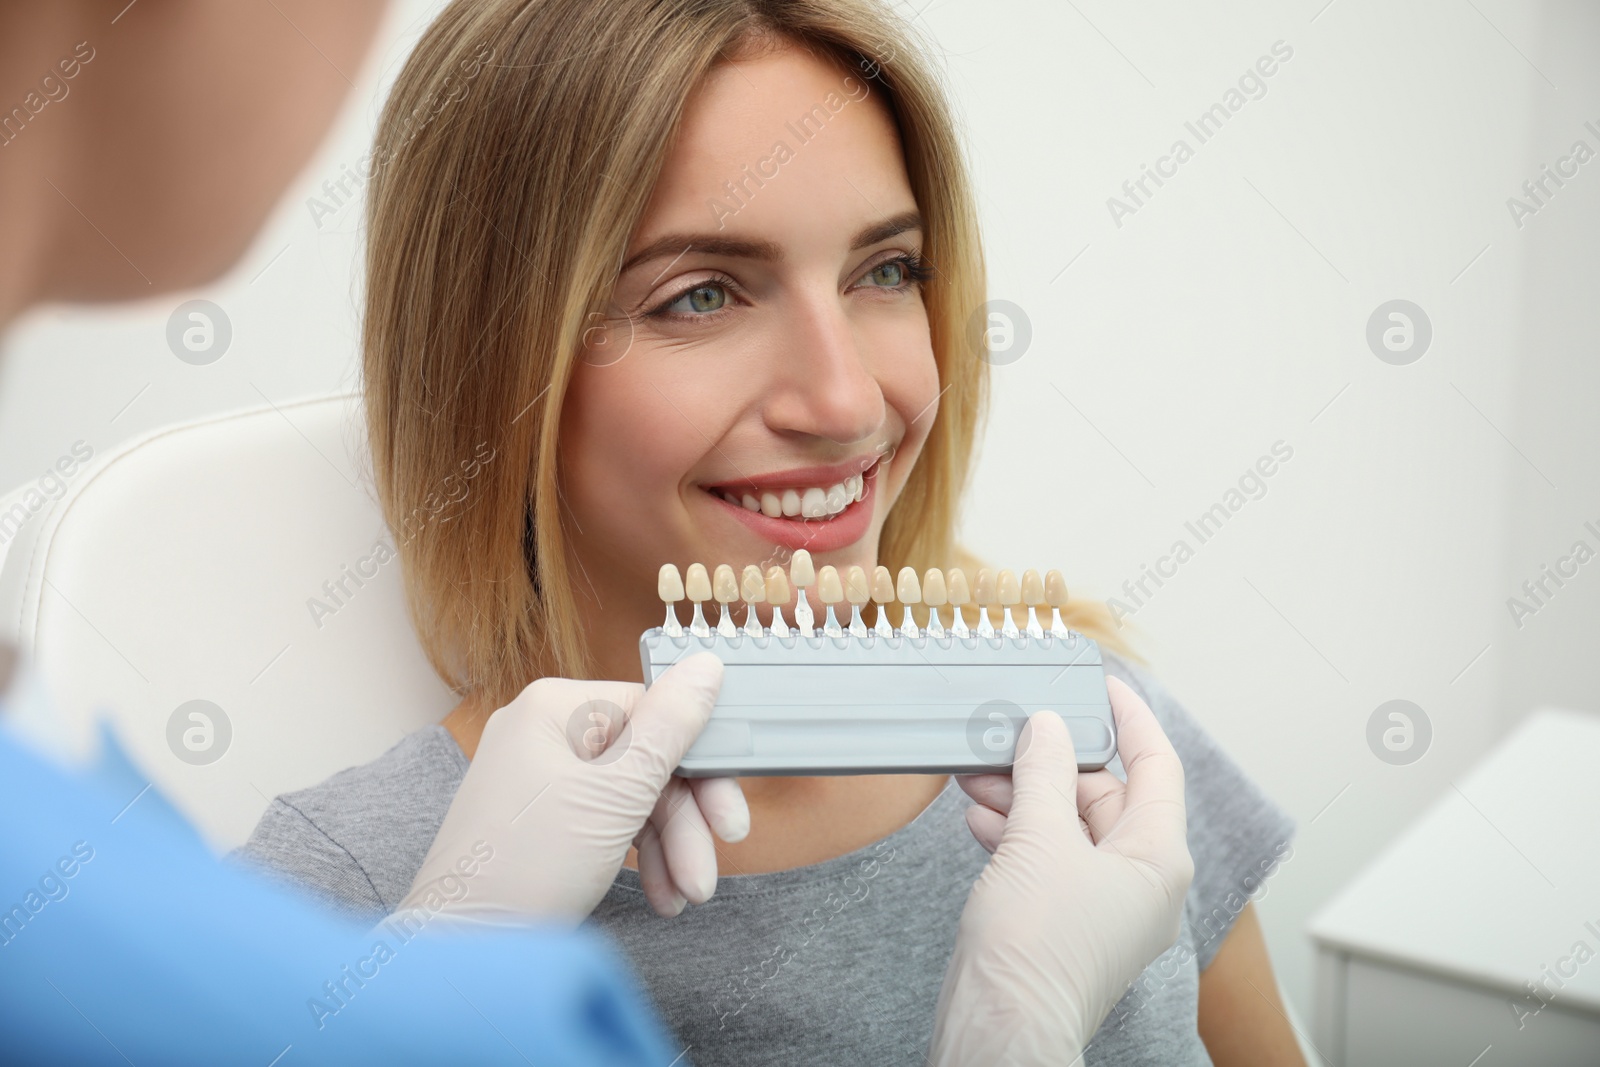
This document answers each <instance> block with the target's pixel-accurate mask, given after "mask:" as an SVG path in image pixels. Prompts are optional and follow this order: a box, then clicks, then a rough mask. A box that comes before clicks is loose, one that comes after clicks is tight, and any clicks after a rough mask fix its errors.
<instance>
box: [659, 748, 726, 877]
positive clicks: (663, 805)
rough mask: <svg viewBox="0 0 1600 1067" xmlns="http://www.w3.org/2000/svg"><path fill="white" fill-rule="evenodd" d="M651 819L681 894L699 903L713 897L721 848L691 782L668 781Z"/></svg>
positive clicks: (681, 780)
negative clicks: (718, 846) (719, 849)
mask: <svg viewBox="0 0 1600 1067" xmlns="http://www.w3.org/2000/svg"><path fill="white" fill-rule="evenodd" d="M650 822H651V824H652V825H654V826H655V828H656V831H657V833H658V834H659V835H660V837H661V852H662V854H663V855H664V856H665V857H666V861H667V873H668V874H669V875H671V877H672V884H673V886H674V887H675V888H676V890H677V893H678V895H679V896H682V897H684V898H685V899H687V900H690V901H693V902H694V903H696V904H704V903H705V902H706V901H708V900H710V899H711V894H713V893H715V892H716V891H717V850H716V847H715V846H714V845H713V844H712V841H711V828H710V827H709V826H707V825H706V820H705V818H704V816H702V815H701V814H700V805H698V804H696V803H695V800H694V794H693V793H692V792H691V791H690V790H689V785H688V783H687V782H685V781H684V780H683V779H682V778H672V779H670V780H669V781H668V782H667V788H666V789H664V790H663V791H662V793H661V797H660V799H659V800H658V801H657V802H656V807H655V810H654V811H653V812H651V813H650Z"/></svg>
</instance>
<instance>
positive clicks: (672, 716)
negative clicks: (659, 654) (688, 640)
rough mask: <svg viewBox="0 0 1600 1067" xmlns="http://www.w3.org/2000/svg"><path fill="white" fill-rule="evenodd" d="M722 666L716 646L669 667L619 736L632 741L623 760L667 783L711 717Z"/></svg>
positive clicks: (650, 778) (655, 780)
mask: <svg viewBox="0 0 1600 1067" xmlns="http://www.w3.org/2000/svg"><path fill="white" fill-rule="evenodd" d="M722 671H723V668H722V661H721V660H720V659H718V658H717V657H716V655H715V654H714V653H711V652H697V653H695V654H694V655H692V656H687V657H685V658H684V659H681V660H679V661H678V662H677V663H674V664H673V665H672V666H671V667H668V668H667V670H666V672H665V673H663V674H662V675H661V677H660V678H657V679H656V680H655V683H654V684H652V685H651V686H650V688H649V689H647V690H645V692H644V695H643V696H641V697H639V700H638V702H637V703H636V704H634V706H633V714H632V715H631V716H630V717H629V719H628V729H627V731H626V733H625V734H624V735H623V736H622V737H621V738H619V739H618V741H617V744H625V745H627V746H628V748H627V751H626V752H625V753H623V755H622V757H621V759H619V760H618V763H619V764H621V765H623V766H626V767H628V768H629V769H630V770H631V771H633V772H634V773H636V774H637V775H639V776H640V777H642V778H644V779H646V780H648V781H649V782H650V784H651V785H653V786H654V787H655V788H656V789H657V790H659V789H662V788H665V787H666V784H667V779H668V778H670V777H672V772H673V771H674V770H675V769H676V768H677V766H678V764H679V763H681V762H683V755H684V753H685V752H687V751H688V750H689V746H690V745H692V744H694V742H695V738H697V737H699V736H700V731H702V730H704V729H705V726H706V721H707V720H708V719H710V718H711V709H712V707H713V706H715V704H716V702H717V694H718V693H720V692H721V691H722Z"/></svg>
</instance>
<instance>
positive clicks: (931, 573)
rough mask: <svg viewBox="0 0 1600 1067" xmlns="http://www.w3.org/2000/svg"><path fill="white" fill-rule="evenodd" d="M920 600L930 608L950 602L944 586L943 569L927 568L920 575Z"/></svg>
mask: <svg viewBox="0 0 1600 1067" xmlns="http://www.w3.org/2000/svg"><path fill="white" fill-rule="evenodd" d="M922 602H923V603H924V604H926V605H928V606H929V607H932V608H936V607H939V606H940V605H943V604H948V603H949V602H950V599H949V597H948V595H947V594H946V593H945V588H944V571H942V570H940V569H939V568H938V567H930V568H928V571H927V573H926V574H924V575H923V576H922ZM935 618H937V615H936V616H935Z"/></svg>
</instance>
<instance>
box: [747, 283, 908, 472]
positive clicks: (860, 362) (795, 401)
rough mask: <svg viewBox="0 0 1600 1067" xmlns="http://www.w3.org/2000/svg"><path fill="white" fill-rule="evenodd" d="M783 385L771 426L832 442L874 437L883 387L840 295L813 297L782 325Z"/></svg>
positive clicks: (769, 412) (769, 414)
mask: <svg viewBox="0 0 1600 1067" xmlns="http://www.w3.org/2000/svg"><path fill="white" fill-rule="evenodd" d="M780 328H781V329H783V330H784V331H785V336H784V338H783V340H782V341H781V342H780V343H779V344H778V345H777V346H776V350H777V353H778V358H779V361H780V364H779V372H778V374H777V376H776V381H777V388H776V389H774V390H773V392H772V394H771V396H770V399H769V400H768V403H767V405H766V420H767V424H768V426H770V427H771V428H772V429H773V430H774V431H777V432H779V433H803V434H808V435H811V436H815V437H825V438H827V439H829V440H832V441H839V442H844V443H848V442H852V441H861V440H865V439H866V438H868V437H871V436H872V435H873V434H874V433H875V432H876V431H877V430H878V429H879V427H880V426H882V424H883V418H884V410H885V409H884V398H883V389H882V388H881V387H880V385H879V383H878V380H877V378H876V377H875V376H874V374H873V361H872V359H871V353H870V352H867V351H864V350H863V344H862V342H861V339H860V338H859V336H858V333H857V331H856V329H855V327H854V326H853V324H852V323H851V321H850V317H849V316H848V315H847V314H846V313H845V310H844V308H842V307H840V306H839V305H838V300H837V298H836V297H835V298H834V300H833V301H832V303H831V305H829V304H828V303H827V302H826V301H825V300H824V301H819V302H807V303H805V304H803V305H800V306H799V307H797V309H796V314H795V315H794V316H792V317H788V318H786V321H785V322H783V323H782V325H781V326H780Z"/></svg>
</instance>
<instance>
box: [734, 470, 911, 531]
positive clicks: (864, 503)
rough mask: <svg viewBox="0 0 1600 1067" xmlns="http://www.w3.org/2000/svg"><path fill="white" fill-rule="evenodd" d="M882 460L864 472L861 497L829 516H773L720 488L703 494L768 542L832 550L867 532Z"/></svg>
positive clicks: (876, 493)
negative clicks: (734, 499) (728, 497)
mask: <svg viewBox="0 0 1600 1067" xmlns="http://www.w3.org/2000/svg"><path fill="white" fill-rule="evenodd" d="M881 468H882V464H881V463H874V464H873V465H872V467H871V469H869V470H867V471H866V472H865V473H864V478H865V485H864V488H863V491H862V496H861V499H860V500H857V501H854V502H852V503H850V504H848V505H846V506H845V509H844V510H843V511H841V512H839V513H838V514H837V515H835V516H833V517H832V518H827V519H800V518H793V519H791V518H785V517H778V518H774V517H772V516H770V515H767V514H765V513H763V512H760V511H751V510H750V509H748V508H746V507H744V506H743V505H741V504H733V503H730V502H728V501H727V500H726V499H724V498H723V496H722V495H721V493H722V491H721V490H719V489H706V490H705V493H706V496H707V497H709V498H710V499H711V500H712V501H713V502H715V503H716V504H717V505H718V506H720V507H721V508H723V509H724V510H725V511H727V512H728V513H729V514H730V515H732V516H733V517H734V518H735V519H737V520H738V521H740V522H741V523H743V524H744V525H745V526H746V527H747V528H749V529H750V531H751V532H753V533H754V534H755V535H756V536H757V537H759V538H761V540H762V541H764V542H766V543H768V544H775V545H782V546H783V547H784V548H787V549H790V550H791V551H793V550H794V549H800V548H803V549H805V550H806V551H808V552H832V551H833V550H835V549H839V548H844V547H845V546H846V545H853V544H855V543H856V542H857V541H859V540H861V538H862V537H864V536H866V533H867V528H868V527H869V526H871V525H872V510H873V505H874V503H875V502H876V500H877V495H878V471H879V470H880V469H881Z"/></svg>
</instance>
